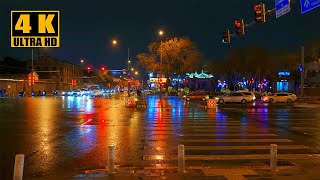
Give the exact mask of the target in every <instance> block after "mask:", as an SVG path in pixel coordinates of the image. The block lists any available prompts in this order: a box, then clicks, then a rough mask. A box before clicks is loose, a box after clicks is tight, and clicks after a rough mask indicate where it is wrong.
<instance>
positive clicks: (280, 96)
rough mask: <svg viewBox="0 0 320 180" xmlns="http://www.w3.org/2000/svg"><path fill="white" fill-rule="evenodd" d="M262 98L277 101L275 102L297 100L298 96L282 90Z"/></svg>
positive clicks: (264, 100)
mask: <svg viewBox="0 0 320 180" xmlns="http://www.w3.org/2000/svg"><path fill="white" fill-rule="evenodd" d="M261 99H262V101H263V102H269V103H275V102H287V103H291V102H293V101H295V100H297V96H296V95H295V94H293V93H287V92H280V93H274V94H270V95H265V96H263V97H262V98H261Z"/></svg>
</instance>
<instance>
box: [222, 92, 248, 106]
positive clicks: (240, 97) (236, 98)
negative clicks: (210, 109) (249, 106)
mask: <svg viewBox="0 0 320 180" xmlns="http://www.w3.org/2000/svg"><path fill="white" fill-rule="evenodd" d="M250 101H251V99H250V96H247V95H244V94H242V93H238V92H235V93H231V94H229V95H224V96H219V100H218V103H219V104H223V103H227V102H230V103H231V102H233V103H234V102H237V103H242V104H245V103H247V102H250Z"/></svg>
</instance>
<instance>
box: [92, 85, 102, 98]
mask: <svg viewBox="0 0 320 180" xmlns="http://www.w3.org/2000/svg"><path fill="white" fill-rule="evenodd" d="M90 96H91V97H101V96H103V94H102V92H101V90H100V86H99V85H92V86H90Z"/></svg>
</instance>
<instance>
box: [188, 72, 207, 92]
mask: <svg viewBox="0 0 320 180" xmlns="http://www.w3.org/2000/svg"><path fill="white" fill-rule="evenodd" d="M186 78H187V82H188V85H189V88H190V89H191V90H205V91H211V90H212V89H213V83H212V79H213V75H212V74H206V73H205V72H204V71H203V70H202V71H201V73H200V74H198V73H197V72H194V73H187V77H186Z"/></svg>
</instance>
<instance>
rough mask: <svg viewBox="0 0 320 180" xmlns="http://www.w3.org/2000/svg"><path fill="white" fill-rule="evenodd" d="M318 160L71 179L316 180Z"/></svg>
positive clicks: (136, 170)
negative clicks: (272, 167)
mask: <svg viewBox="0 0 320 180" xmlns="http://www.w3.org/2000/svg"><path fill="white" fill-rule="evenodd" d="M319 168H320V160H319V158H316V159H314V160H311V161H310V160H294V162H293V161H291V162H286V161H279V162H278V171H277V172H271V171H270V170H269V166H268V162H265V163H263V164H260V165H256V166H241V165H240V166H230V165H225V166H207V167H201V166H198V167H196V166H194V167H192V166H189V167H187V171H186V173H185V174H178V172H177V167H145V168H121V169H117V170H116V173H114V174H108V173H106V172H107V171H106V170H105V169H100V170H96V171H87V172H85V173H84V174H80V175H77V176H74V177H72V178H71V179H74V180H91V179H92V180H93V179H95V180H100V179H132V180H135V179H137V180H138V179H150V180H151V179H175V180H179V179H192V180H194V179H228V180H242V179H250V180H255V179H281V180H283V179H284V180H286V179H288V180H292V179H299V180H304V179H315V180H316V179H319V180H320V171H319Z"/></svg>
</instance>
